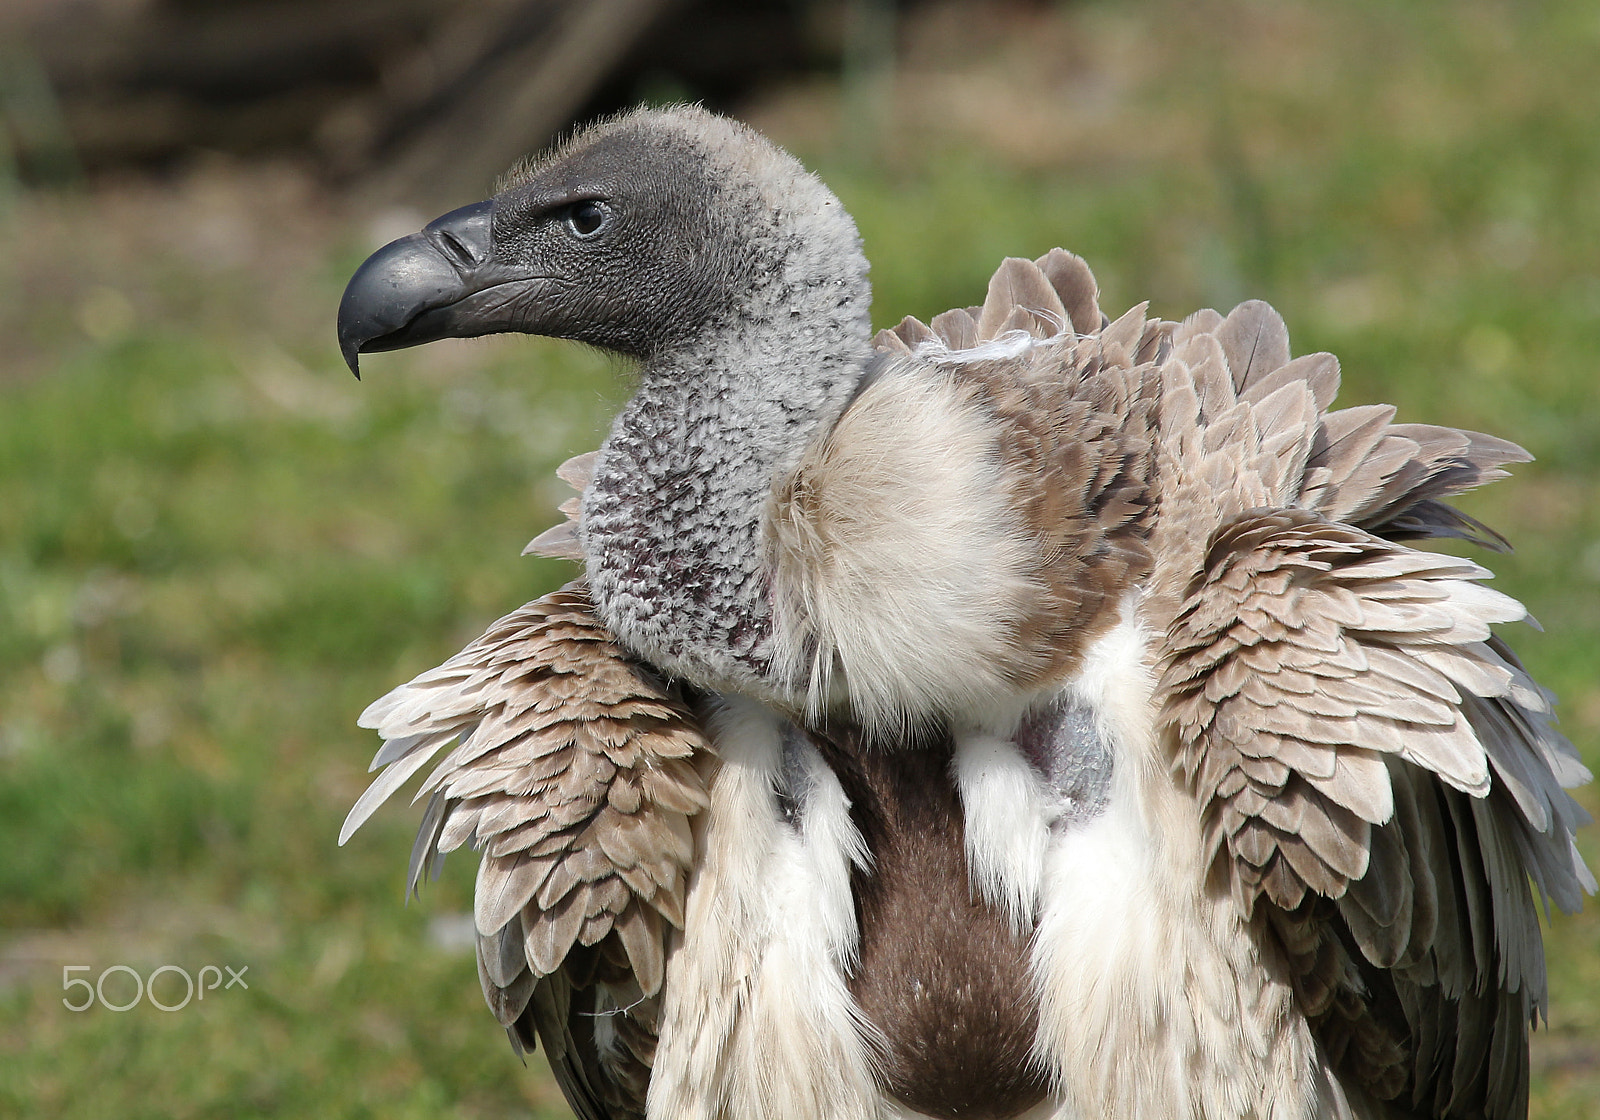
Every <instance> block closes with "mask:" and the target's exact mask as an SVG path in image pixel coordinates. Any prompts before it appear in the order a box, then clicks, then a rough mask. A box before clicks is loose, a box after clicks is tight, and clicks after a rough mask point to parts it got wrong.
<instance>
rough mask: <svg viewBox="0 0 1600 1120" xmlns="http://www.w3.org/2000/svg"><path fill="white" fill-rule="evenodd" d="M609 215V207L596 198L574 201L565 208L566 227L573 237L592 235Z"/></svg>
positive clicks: (598, 230) (604, 222)
mask: <svg viewBox="0 0 1600 1120" xmlns="http://www.w3.org/2000/svg"><path fill="white" fill-rule="evenodd" d="M610 216H611V210H610V208H609V207H607V206H606V204H605V203H603V202H600V201H598V200H596V199H592V198H591V199H585V200H584V201H582V202H574V203H573V204H572V206H571V207H570V208H569V209H568V210H567V228H568V229H570V230H571V231H572V235H573V236H574V237H593V236H594V235H595V234H597V233H599V232H600V230H601V228H602V227H603V226H604V225H605V224H606V219H607V218H608V217H610Z"/></svg>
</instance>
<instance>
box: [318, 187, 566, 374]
mask: <svg viewBox="0 0 1600 1120" xmlns="http://www.w3.org/2000/svg"><path fill="white" fill-rule="evenodd" d="M492 207H493V203H491V202H475V203H473V204H472V205H471V206H463V207H461V208H460V209H459V210H452V211H450V213H448V214H446V215H444V216H443V217H441V218H437V219H435V220H434V221H432V222H429V223H428V224H427V225H426V226H424V227H423V229H422V230H421V232H419V233H413V234H411V235H409V236H407V237H402V238H400V239H399V240H398V241H391V242H390V243H389V244H387V245H385V246H384V247H383V248H381V249H379V250H378V251H377V252H376V253H373V254H372V256H370V257H368V258H367V259H366V261H365V262H363V263H362V265H361V267H360V268H358V269H356V273H355V275H354V276H352V277H351V278H350V283H349V284H348V285H346V286H345V290H344V298H343V299H341V300H340V301H339V351H340V353H342V354H343V355H344V360H345V364H346V365H348V366H349V367H350V372H351V373H353V374H355V375H356V376H357V377H358V378H359V377H360V376H361V369H360V366H359V364H358V363H359V361H360V355H362V354H371V353H374V352H376V351H380V350H399V349H402V348H404V347H407V346H417V345H420V344H421V343H424V342H433V341H435V340H436V339H441V338H472V337H475V336H477V335H484V334H494V333H496V332H498V331H511V330H518V329H521V326H522V317H521V316H519V315H518V314H516V311H517V308H518V306H519V305H521V304H524V303H525V302H526V301H525V300H524V299H520V298H518V297H519V296H520V295H525V294H526V293H525V292H521V291H519V290H518V289H523V288H526V287H527V286H528V285H529V284H530V283H535V282H537V281H539V280H542V279H544V278H542V277H536V276H529V275H528V274H527V272H526V271H525V270H522V269H516V268H508V267H506V266H504V265H502V264H499V263H498V262H497V261H496V260H495V255H494V237H493V233H492V231H491V228H490V212H491V210H492ZM508 289H510V290H508Z"/></svg>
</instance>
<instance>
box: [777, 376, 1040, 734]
mask: <svg viewBox="0 0 1600 1120" xmlns="http://www.w3.org/2000/svg"><path fill="white" fill-rule="evenodd" d="M1003 495H1004V486H1003V475H1002V468H1001V462H1000V452H999V447H998V445H997V442H996V434H995V431H994V428H993V425H992V423H990V422H989V419H988V417H987V416H986V415H985V413H984V411H983V409H982V408H981V407H980V406H979V405H978V404H976V403H975V402H974V401H973V400H972V399H971V398H970V397H969V396H968V395H967V393H965V392H964V391H963V390H962V389H961V388H960V387H958V386H957V385H956V384H955V382H954V381H952V380H951V379H950V378H949V377H948V376H947V375H945V374H943V373H941V372H940V371H939V370H937V369H934V368H932V367H930V366H928V365H926V364H922V363H918V362H916V361H915V360H906V361H902V362H900V363H896V364H894V365H891V366H889V367H888V368H887V369H886V370H885V371H884V372H883V373H882V374H881V376H879V378H878V379H877V380H876V381H875V382H873V383H872V384H871V385H870V386H869V387H868V388H867V389H866V390H864V391H863V392H862V394H861V396H860V398H859V399H857V400H856V402H855V403H854V404H853V405H852V406H851V407H850V409H849V410H848V411H847V412H846V413H845V414H844V416H843V417H841V418H840V420H839V423H838V424H837V425H836V426H835V427H834V429H833V431H832V432H831V433H830V434H829V435H828V436H827V437H826V438H825V439H822V440H819V441H818V442H817V443H816V444H814V445H813V446H812V447H811V448H810V449H808V451H807V452H806V455H805V457H804V459H803V460H802V462H801V464H800V466H799V468H798V469H797V470H796V471H795V473H794V474H793V475H792V476H791V477H790V478H788V479H787V480H785V481H784V482H782V483H781V484H780V485H779V487H778V488H777V491H776V497H775V500H774V505H773V510H772V516H771V520H770V525H771V530H772V531H771V540H770V545H771V549H772V571H773V599H774V608H775V629H776V633H775V641H774V647H775V654H776V656H775V665H774V668H775V671H776V673H777V675H778V677H779V679H783V680H789V681H791V682H793V684H794V686H795V687H796V688H797V689H798V690H799V691H801V692H802V693H803V694H804V695H805V697H806V700H807V706H808V709H809V710H810V711H812V712H813V713H816V712H818V711H820V710H821V709H823V708H825V707H827V706H829V705H831V704H834V703H837V702H838V701H839V700H841V699H848V700H849V702H850V704H851V706H852V707H853V708H854V710H855V713H856V714H857V716H858V717H859V718H861V719H862V720H863V721H864V722H866V723H868V724H869V725H870V724H888V725H898V724H901V723H903V722H905V721H906V720H907V719H908V718H909V719H911V720H917V719H921V718H923V717H926V716H930V715H937V714H949V713H972V712H979V713H983V712H986V711H988V710H990V709H991V708H993V707H994V706H995V705H996V704H997V703H998V704H1004V702H1005V701H1006V700H1008V699H1009V698H1010V697H1011V694H1012V692H1013V691H1014V690H1013V689H1012V687H1011V685H1010V684H1009V681H1008V679H1007V674H1006V667H1007V666H1013V667H1014V666H1015V665H1016V663H1017V658H1018V657H1019V656H1020V655H1019V651H1018V650H1017V649H1016V648H1015V646H1014V640H1013V635H1014V634H1015V631H1016V627H1017V623H1018V622H1019V621H1020V620H1021V619H1022V618H1023V616H1024V615H1025V613H1026V604H1027V603H1028V602H1029V600H1030V599H1031V598H1032V597H1034V596H1036V595H1037V594H1039V593H1040V589H1039V587H1038V586H1037V584H1036V583H1035V582H1034V581H1033V579H1032V577H1031V576H1030V575H1029V574H1028V570H1029V569H1028V564H1029V561H1030V554H1029V549H1030V544H1029V541H1028V539H1027V537H1026V535H1025V534H1024V533H1023V531H1022V529H1021V526H1020V525H1019V523H1018V519H1017V517H1016V515H1015V513H1014V512H1013V511H1012V510H1011V508H1010V507H1009V505H1008V503H1007V502H1006V501H1005V500H1004V496H1003Z"/></svg>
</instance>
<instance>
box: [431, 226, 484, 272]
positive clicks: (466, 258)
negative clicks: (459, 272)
mask: <svg viewBox="0 0 1600 1120" xmlns="http://www.w3.org/2000/svg"><path fill="white" fill-rule="evenodd" d="M439 240H440V241H442V242H444V246H445V248H446V249H448V250H449V252H450V255H451V256H452V257H453V258H454V259H455V263H457V264H460V265H475V264H477V263H478V257H477V254H475V253H474V252H473V251H472V250H471V249H470V248H469V247H468V246H467V243H466V242H465V241H463V240H461V238H460V237H459V236H457V235H456V234H455V233H454V232H453V231H451V230H448V229H441V230H440V231H439Z"/></svg>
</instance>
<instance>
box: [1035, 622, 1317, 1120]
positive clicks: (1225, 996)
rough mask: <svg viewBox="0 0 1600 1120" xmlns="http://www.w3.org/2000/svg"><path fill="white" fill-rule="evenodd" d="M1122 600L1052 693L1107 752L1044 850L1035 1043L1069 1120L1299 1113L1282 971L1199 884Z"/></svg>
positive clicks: (1244, 1118)
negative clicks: (1104, 769)
mask: <svg viewBox="0 0 1600 1120" xmlns="http://www.w3.org/2000/svg"><path fill="white" fill-rule="evenodd" d="M1148 648H1149V643H1148V637H1147V633H1146V631H1145V630H1144V628H1143V626H1142V625H1141V623H1140V620H1139V616H1138V612H1137V603H1136V601H1135V600H1134V599H1132V598H1130V600H1129V601H1128V602H1127V603H1125V604H1124V616H1123V621H1122V622H1121V623H1120V624H1119V625H1118V626H1117V627H1116V628H1115V629H1113V630H1112V631H1111V632H1110V633H1108V634H1106V635H1105V636H1104V637H1102V638H1100V639H1099V640H1098V641H1097V642H1095V643H1094V645H1092V646H1091V647H1090V649H1089V651H1088V654H1087V656H1086V658H1085V662H1084V667H1083V671H1082V673H1081V674H1080V675H1079V676H1078V677H1077V678H1076V679H1075V680H1074V681H1073V682H1071V684H1070V685H1069V686H1068V691H1069V692H1070V693H1071V694H1072V696H1073V699H1074V701H1075V702H1077V703H1079V704H1081V705H1082V706H1084V707H1085V708H1087V709H1088V710H1091V711H1094V712H1095V713H1096V714H1097V716H1098V719H1099V723H1100V726H1099V727H1098V729H1097V730H1098V731H1099V733H1100V734H1101V735H1102V736H1104V737H1105V738H1106V741H1107V742H1109V743H1110V744H1111V747H1112V752H1113V756H1114V758H1115V771H1114V775H1113V778H1112V791H1111V800H1110V804H1109V806H1108V807H1107V809H1106V811H1105V812H1104V813H1103V814H1101V815H1100V816H1099V817H1097V818H1095V819H1094V820H1092V821H1090V822H1087V823H1085V824H1082V825H1077V826H1074V827H1072V828H1068V829H1062V830H1060V831H1058V832H1057V834H1056V835H1055V836H1054V837H1053V838H1052V840H1051V843H1050V848H1049V851H1048V853H1047V855H1046V857H1045V867H1044V873H1043V886H1042V892H1041V894H1042V905H1041V910H1040V917H1039V925H1038V929H1037V933H1036V936H1035V940H1034V952H1033V962H1032V968H1033V973H1034V981H1035V984H1036V985H1037V989H1038V992H1039V999H1040V1011H1039V1034H1038V1038H1037V1042H1036V1045H1035V1049H1036V1052H1037V1054H1038V1056H1039V1058H1040V1059H1041V1061H1042V1062H1044V1063H1045V1065H1046V1067H1047V1068H1048V1069H1050V1070H1051V1072H1052V1075H1053V1077H1054V1079H1055V1081H1056V1083H1057V1085H1058V1088H1059V1091H1060V1093H1061V1095H1062V1097H1063V1099H1064V1100H1065V1101H1066V1102H1067V1108H1068V1112H1069V1114H1071V1115H1076V1116H1081V1117H1091V1116H1092V1117H1105V1118H1126V1120H1133V1118H1136V1117H1148V1116H1160V1117H1164V1118H1167V1117H1171V1118H1176V1120H1202V1118H1216V1117H1229V1118H1234V1120H1267V1118H1272V1120H1309V1118H1310V1117H1311V1116H1313V1115H1314V1109H1315V1098H1316V1096H1317V1095H1318V1093H1317V1090H1316V1088H1315V1078H1314V1070H1315V1068H1316V1060H1315V1059H1316V1055H1315V1047H1314V1044H1313V1042H1312V1040H1311V1038H1310V1033H1309V1029H1308V1027H1307V1025H1306V1023H1305V1021H1304V1019H1303V1018H1302V1017H1301V1016H1299V1014H1298V1013H1297V1012H1295V1011H1294V1009H1293V1001H1292V996H1291V993H1290V992H1289V990H1288V988H1287V987H1286V986H1285V985H1283V984H1281V983H1279V982H1276V981H1274V980H1272V979H1270V978H1269V977H1270V976H1272V975H1282V972H1281V970H1276V969H1273V968H1271V967H1268V966H1267V964H1266V962H1262V961H1261V960H1260V959H1259V953H1260V950H1259V948H1258V946H1257V943H1256V941H1255V939H1254V938H1253V937H1252V936H1251V934H1250V931H1249V930H1248V929H1246V928H1245V927H1244V926H1243V924H1242V923H1241V921H1240V920H1239V918H1238V916H1237V914H1236V912H1235V911H1234V909H1233V908H1232V907H1231V906H1230V905H1227V903H1228V901H1229V900H1228V899H1226V898H1225V897H1224V898H1221V899H1212V898H1210V897H1208V896H1207V895H1206V893H1205V891H1204V889H1203V886H1202V884H1203V882H1204V875H1203V873H1202V869H1201V868H1200V867H1199V866H1198V864H1199V852H1200V851H1201V844H1200V825H1199V820H1198V814H1197V812H1196V810H1195V809H1194V807H1193V805H1192V802H1191V800H1190V799H1188V798H1186V797H1185V796H1184V795H1183V794H1182V792H1181V791H1180V790H1179V789H1178V788H1177V787H1176V786H1175V785H1174V784H1173V782H1172V780H1171V778H1170V777H1169V776H1168V775H1167V774H1166V772H1165V767H1164V763H1163V761H1162V758H1161V752H1160V750H1159V744H1158V743H1157V741H1156V739H1155V735H1156V726H1155V719H1154V703H1153V683H1154V682H1153V675H1152V672H1151V667H1150V664H1149V653H1148Z"/></svg>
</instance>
